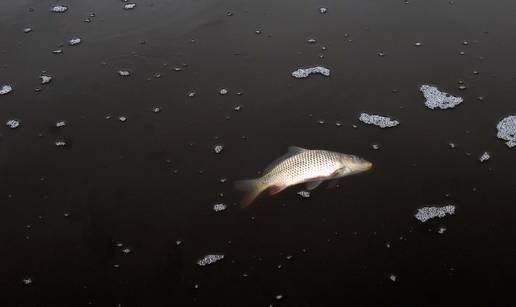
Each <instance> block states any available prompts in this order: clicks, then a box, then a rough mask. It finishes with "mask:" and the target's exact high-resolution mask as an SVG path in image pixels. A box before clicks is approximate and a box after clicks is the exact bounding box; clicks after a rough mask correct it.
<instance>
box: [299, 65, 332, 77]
mask: <svg viewBox="0 0 516 307" xmlns="http://www.w3.org/2000/svg"><path fill="white" fill-rule="evenodd" d="M311 74H321V75H323V76H326V77H329V76H330V70H329V69H328V68H325V67H322V66H316V67H311V68H299V69H298V70H296V71H294V72H292V77H294V78H298V79H300V78H306V77H308V76H309V75H311Z"/></svg>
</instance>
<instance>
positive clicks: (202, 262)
mask: <svg viewBox="0 0 516 307" xmlns="http://www.w3.org/2000/svg"><path fill="white" fill-rule="evenodd" d="M222 259H224V255H206V256H204V257H203V258H201V259H199V260H198V261H197V265H199V266H206V265H208V264H213V263H215V262H218V261H220V260H222Z"/></svg>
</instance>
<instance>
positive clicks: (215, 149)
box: [213, 144, 224, 154]
mask: <svg viewBox="0 0 516 307" xmlns="http://www.w3.org/2000/svg"><path fill="white" fill-rule="evenodd" d="M222 150H224V145H221V144H217V145H215V146H213V151H215V153H216V154H219V153H221V152H222Z"/></svg>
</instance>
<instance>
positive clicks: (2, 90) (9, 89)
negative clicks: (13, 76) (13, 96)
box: [0, 84, 13, 95]
mask: <svg viewBox="0 0 516 307" xmlns="http://www.w3.org/2000/svg"><path fill="white" fill-rule="evenodd" d="M12 91H13V87H12V86H10V85H9V84H4V85H2V86H1V87H0V95H7V94H9V93H10V92H12Z"/></svg>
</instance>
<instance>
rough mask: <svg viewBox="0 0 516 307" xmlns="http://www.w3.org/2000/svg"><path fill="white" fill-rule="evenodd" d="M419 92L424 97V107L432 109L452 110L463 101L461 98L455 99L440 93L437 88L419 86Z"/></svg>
mask: <svg viewBox="0 0 516 307" xmlns="http://www.w3.org/2000/svg"><path fill="white" fill-rule="evenodd" d="M419 90H420V91H421V92H422V93H423V96H425V99H426V101H425V105H426V106H427V107H428V108H430V109H432V110H434V109H443V110H444V109H452V108H455V107H456V106H458V105H459V104H461V103H462V101H464V100H463V99H462V97H455V96H452V95H450V94H448V93H445V92H441V91H439V89H437V87H435V86H431V85H421V87H420V88H419Z"/></svg>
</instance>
